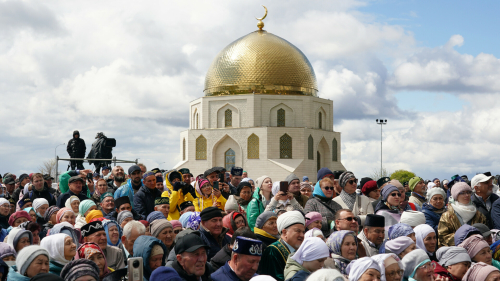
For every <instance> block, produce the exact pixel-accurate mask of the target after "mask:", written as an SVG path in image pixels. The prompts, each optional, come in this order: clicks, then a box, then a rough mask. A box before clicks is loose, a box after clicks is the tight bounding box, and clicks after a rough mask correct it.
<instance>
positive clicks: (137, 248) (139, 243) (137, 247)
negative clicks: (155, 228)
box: [133, 235, 168, 281]
mask: <svg viewBox="0 0 500 281" xmlns="http://www.w3.org/2000/svg"><path fill="white" fill-rule="evenodd" d="M154 245H160V246H161V247H162V248H163V259H162V262H161V266H164V265H165V260H166V259H167V255H168V249H167V247H166V246H165V245H164V244H163V243H162V242H161V241H160V240H158V239H156V238H154V237H151V236H145V235H142V236H139V237H138V238H137V240H135V242H134V248H133V249H134V255H133V257H140V258H142V263H143V274H144V280H146V281H147V280H149V277H151V273H152V272H153V271H152V270H151V268H150V267H149V256H150V255H151V250H152V249H153V246H154Z"/></svg>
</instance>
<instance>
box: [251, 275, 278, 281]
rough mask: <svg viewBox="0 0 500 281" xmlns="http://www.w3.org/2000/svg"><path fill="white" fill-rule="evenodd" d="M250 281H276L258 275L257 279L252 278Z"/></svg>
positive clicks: (269, 277)
mask: <svg viewBox="0 0 500 281" xmlns="http://www.w3.org/2000/svg"><path fill="white" fill-rule="evenodd" d="M250 281H276V279H274V278H273V277H271V276H269V275H257V276H255V277H252V279H250Z"/></svg>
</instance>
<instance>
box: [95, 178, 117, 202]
mask: <svg viewBox="0 0 500 281" xmlns="http://www.w3.org/2000/svg"><path fill="white" fill-rule="evenodd" d="M106 191H108V183H107V182H106V180H105V179H98V180H97V181H96V183H95V191H94V194H92V198H91V200H92V201H94V203H95V204H96V205H98V204H99V203H101V195H103V194H104V193H106ZM110 192H111V193H113V190H110Z"/></svg>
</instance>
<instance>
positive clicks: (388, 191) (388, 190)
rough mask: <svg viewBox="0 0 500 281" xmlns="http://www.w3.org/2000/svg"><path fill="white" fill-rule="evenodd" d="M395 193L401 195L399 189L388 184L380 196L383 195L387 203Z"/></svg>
mask: <svg viewBox="0 0 500 281" xmlns="http://www.w3.org/2000/svg"><path fill="white" fill-rule="evenodd" d="M394 191H395V192H397V193H399V189H398V188H397V187H395V186H394V185H392V184H387V185H386V186H384V188H382V192H380V194H381V195H382V198H383V199H384V201H387V198H389V195H391V193H393V192H394Z"/></svg>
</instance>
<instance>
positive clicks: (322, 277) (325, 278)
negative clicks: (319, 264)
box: [250, 268, 347, 281]
mask: <svg viewBox="0 0 500 281" xmlns="http://www.w3.org/2000/svg"><path fill="white" fill-rule="evenodd" d="M308 279H310V280H314V281H345V280H347V279H346V278H344V275H342V273H340V271H338V270H336V269H326V268H322V269H319V270H316V271H315V272H313V273H312V274H311V275H309V277H308ZM250 281H252V280H250Z"/></svg>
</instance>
